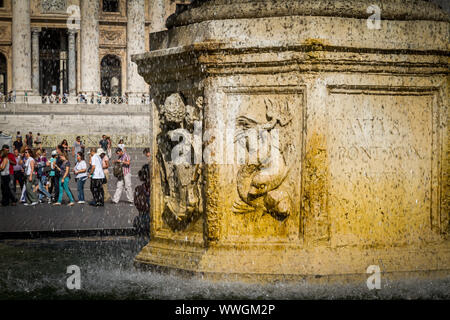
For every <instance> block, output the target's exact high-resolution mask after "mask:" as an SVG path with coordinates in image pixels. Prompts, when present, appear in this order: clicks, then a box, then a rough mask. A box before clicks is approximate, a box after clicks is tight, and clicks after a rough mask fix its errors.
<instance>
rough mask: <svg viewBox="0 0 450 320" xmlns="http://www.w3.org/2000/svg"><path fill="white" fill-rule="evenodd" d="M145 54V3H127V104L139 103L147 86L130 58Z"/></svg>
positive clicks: (136, 0) (131, 0) (137, 0)
mask: <svg viewBox="0 0 450 320" xmlns="http://www.w3.org/2000/svg"><path fill="white" fill-rule="evenodd" d="M144 52H145V1H144V0H128V1H127V93H128V97H129V102H128V103H129V104H135V103H140V102H141V98H142V94H144V93H146V92H147V91H148V89H147V84H146V83H145V81H144V79H143V78H142V77H141V76H140V75H139V73H138V71H137V65H136V64H135V63H134V62H132V61H131V56H132V55H133V54H137V53H144Z"/></svg>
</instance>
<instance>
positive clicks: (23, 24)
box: [12, 0, 32, 102]
mask: <svg viewBox="0 0 450 320" xmlns="http://www.w3.org/2000/svg"><path fill="white" fill-rule="evenodd" d="M12 13H13V19H12V87H13V90H14V91H15V92H16V95H17V100H16V101H17V102H23V101H24V96H25V93H27V94H28V95H29V94H30V93H31V90H32V88H31V28H30V1H28V0H13V1H12Z"/></svg>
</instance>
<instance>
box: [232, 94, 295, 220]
mask: <svg viewBox="0 0 450 320" xmlns="http://www.w3.org/2000/svg"><path fill="white" fill-rule="evenodd" d="M264 103H265V106H266V119H267V122H265V123H258V122H257V121H255V120H253V119H251V118H249V117H247V116H240V117H238V118H237V127H238V131H237V134H236V137H235V141H236V142H237V143H240V144H241V145H242V146H244V148H245V149H246V150H247V151H248V152H249V153H250V152H252V151H254V150H252V148H251V146H249V143H248V136H249V132H250V131H253V132H255V133H256V135H257V140H258V150H257V157H256V158H257V160H256V161H254V163H249V162H247V163H245V164H243V165H242V166H241V167H240V168H239V171H238V173H237V191H238V194H239V200H237V201H235V203H234V205H233V208H232V210H233V212H234V213H236V214H245V213H249V212H254V211H257V210H258V211H260V212H262V214H263V215H264V214H270V215H272V216H273V217H274V218H276V219H278V220H284V219H286V218H287V217H288V216H289V215H290V214H291V210H292V205H291V198H290V195H289V192H288V191H287V190H285V188H282V185H283V182H284V181H285V179H286V177H287V176H288V174H289V171H290V167H291V166H290V164H288V163H287V162H286V157H285V156H286V154H289V153H290V152H291V147H292V146H291V145H290V144H289V142H288V143H287V144H285V146H282V144H281V143H280V130H279V129H282V128H286V127H287V126H288V125H289V124H290V123H291V121H292V113H291V110H290V106H289V103H288V102H285V103H280V102H274V101H272V100H270V99H266V100H265V101H264Z"/></svg>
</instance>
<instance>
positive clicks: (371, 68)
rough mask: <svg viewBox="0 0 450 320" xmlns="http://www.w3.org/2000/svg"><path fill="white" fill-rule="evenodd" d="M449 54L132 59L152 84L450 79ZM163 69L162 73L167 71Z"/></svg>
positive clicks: (180, 50)
mask: <svg viewBox="0 0 450 320" xmlns="http://www.w3.org/2000/svg"><path fill="white" fill-rule="evenodd" d="M449 55H450V54H449V52H441V51H414V50H410V51H408V50H382V49H379V50H376V49H370V48H369V49H364V48H358V49H357V48H346V47H328V46H321V45H316V44H308V45H298V46H285V47H264V48H256V47H254V48H237V47H233V46H232V44H227V45H225V44H220V43H216V42H210V43H208V42H205V43H197V44H194V45H189V46H182V47H173V48H168V49H161V50H156V51H151V52H147V53H144V54H139V55H134V56H133V58H132V60H133V61H134V62H137V64H138V66H139V68H138V70H139V73H140V74H141V75H142V76H144V77H145V76H146V77H147V78H146V81H147V82H149V83H158V82H167V81H179V80H183V79H188V78H195V77H199V76H201V75H203V76H205V75H208V74H209V75H213V74H214V75H221V74H234V73H247V74H249V73H269V74H270V73H273V72H291V71H302V72H370V73H391V74H422V75H423V74H449V59H448V57H449ZM163 69H164V71H163Z"/></svg>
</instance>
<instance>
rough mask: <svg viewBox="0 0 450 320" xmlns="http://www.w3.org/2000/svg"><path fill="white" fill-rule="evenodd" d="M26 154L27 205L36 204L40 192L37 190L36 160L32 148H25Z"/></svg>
mask: <svg viewBox="0 0 450 320" xmlns="http://www.w3.org/2000/svg"><path fill="white" fill-rule="evenodd" d="M25 156H26V157H27V161H26V162H25V176H26V180H25V181H26V189H27V192H26V197H25V198H26V200H27V202H26V203H25V204H24V205H26V206H30V205H31V206H35V205H37V204H38V203H39V202H38V194H37V192H36V189H35V187H36V186H37V185H38V180H37V178H36V173H35V165H36V163H35V161H34V154H33V151H32V150H31V149H27V150H25Z"/></svg>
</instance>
